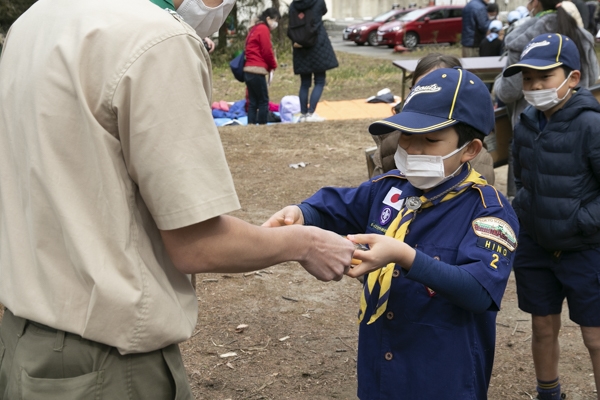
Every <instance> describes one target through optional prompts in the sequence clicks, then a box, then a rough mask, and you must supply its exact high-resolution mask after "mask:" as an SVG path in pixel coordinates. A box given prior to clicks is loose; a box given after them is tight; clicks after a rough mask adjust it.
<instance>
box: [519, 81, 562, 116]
mask: <svg viewBox="0 0 600 400" xmlns="http://www.w3.org/2000/svg"><path fill="white" fill-rule="evenodd" d="M571 73H572V72H571ZM571 73H570V74H569V76H567V79H565V80H564V82H563V83H561V84H560V86H559V87H558V88H551V89H541V90H523V96H524V97H525V100H526V101H527V102H528V103H529V104H531V105H532V106H534V107H535V108H537V109H538V110H540V111H546V110H549V109H551V108H552V107H554V106H555V105H557V104H558V103H560V102H561V101H563V100H564V99H565V97H567V95H568V94H569V91H568V90H567V92H566V93H565V95H564V96H563V97H562V98H559V97H558V90H559V89H560V88H561V87H563V85H564V84H565V83H567V81H568V80H569V78H570V77H571Z"/></svg>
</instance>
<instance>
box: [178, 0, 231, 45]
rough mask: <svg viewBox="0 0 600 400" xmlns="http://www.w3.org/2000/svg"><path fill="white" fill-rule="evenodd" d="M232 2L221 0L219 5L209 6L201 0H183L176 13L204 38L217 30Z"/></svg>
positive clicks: (227, 13) (225, 17)
mask: <svg viewBox="0 0 600 400" xmlns="http://www.w3.org/2000/svg"><path fill="white" fill-rule="evenodd" d="M234 4H235V0H223V3H222V4H221V5H220V6H218V7H215V8H210V7H208V6H206V4H204V2H203V1H202V0H183V3H181V5H180V6H179V8H177V14H179V15H180V16H181V18H183V20H184V21H185V22H187V24H188V25H190V26H191V27H192V28H194V30H195V31H196V33H197V34H198V36H200V37H201V38H205V37H207V36H210V35H212V34H213V33H215V32H217V31H218V30H219V28H220V27H221V25H223V22H225V19H227V16H228V15H229V12H230V11H231V9H232V8H233V5H234Z"/></svg>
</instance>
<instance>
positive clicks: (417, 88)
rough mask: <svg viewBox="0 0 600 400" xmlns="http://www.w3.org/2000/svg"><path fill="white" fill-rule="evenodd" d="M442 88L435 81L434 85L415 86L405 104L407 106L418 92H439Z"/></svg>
mask: <svg viewBox="0 0 600 400" xmlns="http://www.w3.org/2000/svg"><path fill="white" fill-rule="evenodd" d="M440 90H442V88H441V87H439V86H438V85H437V83H434V84H433V85H429V86H415V87H414V88H413V90H411V92H410V94H409V95H408V96H407V97H406V100H404V106H405V107H406V105H407V104H408V102H409V101H410V100H411V99H412V98H413V97H415V96H416V95H418V94H422V93H435V92H439V91H440Z"/></svg>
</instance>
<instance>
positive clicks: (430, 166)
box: [394, 142, 471, 190]
mask: <svg viewBox="0 0 600 400" xmlns="http://www.w3.org/2000/svg"><path fill="white" fill-rule="evenodd" d="M469 143H471V142H468V143H465V144H464V145H463V146H462V147H461V148H459V149H456V150H454V151H453V152H452V153H450V154H448V155H446V156H444V157H442V156H426V155H411V154H408V153H407V152H406V150H404V149H403V148H402V147H400V146H398V149H397V150H396V154H394V161H396V168H398V169H399V170H400V172H402V173H404V176H406V179H408V181H409V182H410V183H411V185H413V186H414V187H416V188H419V189H422V190H424V189H430V188H432V187H435V186H438V185H440V184H442V183H444V182H446V181H447V180H448V179H451V178H452V177H454V175H455V174H456V173H457V172H458V171H460V168H461V167H462V164H461V165H460V166H459V167H458V168H457V169H456V171H454V172H453V173H451V174H450V175H448V176H445V175H446V174H445V172H444V160H445V159H447V158H449V157H452V156H453V155H455V154H456V153H458V152H459V151H461V150H462V149H464V148H465V147H467V146H468V145H469Z"/></svg>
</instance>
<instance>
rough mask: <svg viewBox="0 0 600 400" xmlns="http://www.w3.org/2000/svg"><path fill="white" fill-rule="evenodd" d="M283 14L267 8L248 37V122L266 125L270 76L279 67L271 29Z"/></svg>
mask: <svg viewBox="0 0 600 400" xmlns="http://www.w3.org/2000/svg"><path fill="white" fill-rule="evenodd" d="M280 18H281V15H280V14H279V11H278V10H277V9H276V8H267V9H266V10H265V11H263V12H262V14H261V15H260V17H258V22H257V23H256V25H254V26H253V27H252V28H251V29H250V32H248V38H247V39H246V64H245V66H244V79H245V81H246V87H247V89H248V103H249V104H248V124H266V123H267V116H268V114H269V88H268V85H267V75H269V73H270V72H271V71H273V70H274V69H275V68H277V60H276V59H275V53H274V51H273V44H272V43H271V31H272V30H273V29H275V28H277V25H278V23H279V19H280Z"/></svg>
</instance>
